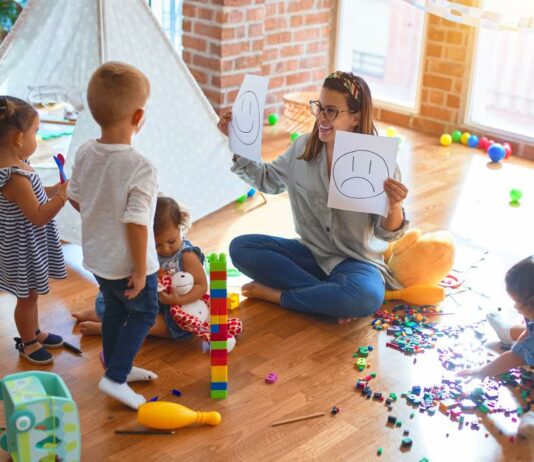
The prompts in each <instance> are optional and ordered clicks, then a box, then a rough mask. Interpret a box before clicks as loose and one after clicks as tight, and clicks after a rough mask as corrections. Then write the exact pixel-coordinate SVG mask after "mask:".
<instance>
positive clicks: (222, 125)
mask: <svg viewBox="0 0 534 462" xmlns="http://www.w3.org/2000/svg"><path fill="white" fill-rule="evenodd" d="M231 120H232V111H226V112H225V113H224V114H223V115H222V116H221V118H220V119H219V123H218V124H217V128H218V129H219V130H220V131H221V132H223V133H224V134H225V135H226V136H228V124H229V123H230V121H231Z"/></svg>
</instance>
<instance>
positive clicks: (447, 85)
mask: <svg viewBox="0 0 534 462" xmlns="http://www.w3.org/2000/svg"><path fill="white" fill-rule="evenodd" d="M423 85H424V86H425V87H430V88H438V89H441V90H445V91H451V87H452V80H451V79H449V78H447V77H440V76H438V75H431V74H427V75H424V76H423Z"/></svg>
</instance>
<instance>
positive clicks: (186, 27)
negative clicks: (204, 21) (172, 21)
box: [182, 19, 193, 33]
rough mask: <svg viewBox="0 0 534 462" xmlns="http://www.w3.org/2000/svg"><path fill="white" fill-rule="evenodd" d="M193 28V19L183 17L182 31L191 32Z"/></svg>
mask: <svg viewBox="0 0 534 462" xmlns="http://www.w3.org/2000/svg"><path fill="white" fill-rule="evenodd" d="M192 30H193V21H191V20H189V19H184V21H183V23H182V31H183V32H184V33H185V32H191V31H192Z"/></svg>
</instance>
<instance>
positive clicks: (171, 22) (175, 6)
mask: <svg viewBox="0 0 534 462" xmlns="http://www.w3.org/2000/svg"><path fill="white" fill-rule="evenodd" d="M147 3H148V5H149V6H150V8H151V9H152V13H154V16H155V17H156V19H157V20H158V22H159V23H160V25H161V28H162V29H163V31H164V32H165V34H166V35H167V37H169V40H170V41H171V43H172V44H173V45H174V49H175V50H176V51H177V52H178V53H179V54H181V53H182V23H183V16H182V5H183V0H147Z"/></svg>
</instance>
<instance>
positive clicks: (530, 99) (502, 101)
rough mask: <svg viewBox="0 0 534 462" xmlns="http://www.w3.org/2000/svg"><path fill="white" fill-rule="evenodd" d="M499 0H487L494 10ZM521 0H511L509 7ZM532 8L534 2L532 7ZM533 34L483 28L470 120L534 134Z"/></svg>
mask: <svg viewBox="0 0 534 462" xmlns="http://www.w3.org/2000/svg"><path fill="white" fill-rule="evenodd" d="M498 3H499V2H498V0H491V1H490V0H486V1H485V2H484V8H485V9H487V10H490V11H491V10H492V9H494V8H496V7H497V6H498ZM520 3H521V0H509V1H508V5H509V8H510V10H512V11H513V10H514V7H516V8H517V7H518V5H519V4H520ZM530 8H532V6H531V7H530ZM532 50H534V34H533V33H529V32H526V31H501V30H491V29H484V28H480V29H479V31H478V43H477V48H476V52H475V72H474V75H473V80H472V84H471V104H470V114H469V122H472V123H476V124H478V125H483V126H486V127H491V128H496V129H499V130H502V131H505V132H510V133H516V134H519V135H522V136H526V137H529V138H534V53H533V52H532Z"/></svg>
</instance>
